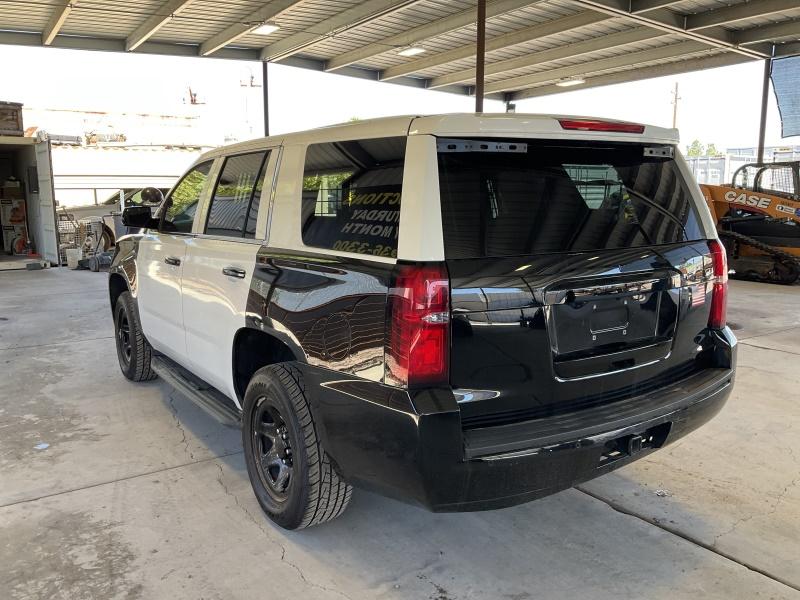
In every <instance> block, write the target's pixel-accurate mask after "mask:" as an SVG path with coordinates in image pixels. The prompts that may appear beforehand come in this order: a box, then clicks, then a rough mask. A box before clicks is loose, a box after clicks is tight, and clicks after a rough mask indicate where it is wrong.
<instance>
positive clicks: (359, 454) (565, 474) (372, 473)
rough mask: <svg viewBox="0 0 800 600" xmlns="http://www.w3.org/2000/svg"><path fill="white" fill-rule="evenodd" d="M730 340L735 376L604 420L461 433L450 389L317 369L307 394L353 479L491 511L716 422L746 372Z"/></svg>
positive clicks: (399, 495) (697, 382)
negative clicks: (411, 387) (415, 389)
mask: <svg viewBox="0 0 800 600" xmlns="http://www.w3.org/2000/svg"><path fill="white" fill-rule="evenodd" d="M719 335H720V339H719V342H720V344H721V346H722V347H723V348H724V352H722V354H723V355H724V356H721V359H722V360H721V362H723V363H725V366H724V367H723V366H721V367H719V368H714V369H706V370H704V371H702V372H701V373H698V374H697V375H694V376H692V377H689V378H687V379H684V380H682V381H681V382H679V383H676V384H675V385H673V386H670V387H668V388H664V389H662V390H659V391H658V392H657V393H653V394H647V395H645V396H640V397H637V398H631V399H629V400H626V401H621V402H617V403H614V404H611V405H607V406H605V407H600V408H599V409H596V410H594V411H582V412H581V413H580V414H579V415H578V414H577V413H576V414H573V415H562V416H560V417H558V418H553V419H547V420H538V421H529V422H527V423H522V424H514V425H506V426H502V427H492V428H485V429H476V430H468V431H462V428H461V421H460V415H459V411H458V406H457V405H456V403H455V400H454V398H453V394H452V392H450V391H449V390H426V391H424V392H421V393H417V394H408V393H406V392H403V391H402V390H397V389H395V388H391V387H388V386H383V385H380V384H377V383H371V382H366V381H363V380H358V381H354V380H345V381H343V380H342V379H341V378H340V376H339V377H338V378H337V379H335V380H331V379H329V377H332V376H334V374H333V373H331V372H327V371H322V370H318V369H312V368H308V370H307V373H306V375H307V377H308V379H309V380H310V381H309V383H311V384H312V385H309V386H308V387H307V389H309V390H316V393H315V394H314V396H313V397H312V398H311V400H312V407H313V410H314V412H315V417H316V420H317V422H318V423H319V425H320V434H321V436H322V438H323V443H324V444H325V447H326V449H327V451H328V453H329V455H330V456H331V459H332V460H333V462H334V463H335V464H336V466H337V468H338V470H339V471H340V473H341V475H342V476H343V477H344V478H345V479H346V480H348V481H349V482H351V483H353V484H354V485H357V486H359V487H364V488H367V489H371V490H374V491H376V492H378V493H381V494H383V495H386V496H390V497H393V498H396V499H399V500H402V501H406V502H412V503H415V504H419V505H421V506H424V507H426V508H428V509H429V510H433V511H473V510H488V509H495V508H503V507H507V506H513V505H515V504H520V503H523V502H527V501H530V500H534V499H536V498H540V497H543V496H547V495H549V494H553V493H555V492H558V491H561V490H564V489H567V488H570V487H572V486H574V485H576V484H578V483H581V482H584V481H587V480H590V479H593V478H595V477H598V476H600V475H604V474H605V473H608V472H610V471H612V470H615V469H617V468H619V467H621V466H623V465H626V464H628V463H630V462H632V461H633V460H636V459H638V458H641V457H643V456H646V455H647V454H649V453H650V452H653V451H654V450H656V449H657V448H659V447H662V446H664V445H666V444H669V443H671V442H673V441H675V440H677V439H679V438H681V437H682V436H684V435H686V434H687V433H689V432H691V431H693V430H694V429H697V428H698V427H700V426H701V425H703V424H704V423H706V422H707V421H709V420H710V419H711V418H712V417H714V415H716V414H717V413H718V412H719V411H720V409H721V408H722V406H723V405H724V404H725V402H726V400H727V399H728V396H729V395H730V392H731V389H732V387H733V382H734V374H735V368H734V367H735V358H736V357H735V354H736V341H735V338H733V335H732V334H731V333H730V331H728V330H726V331H725V332H720V334H719ZM313 384H316V385H313ZM640 446H641V447H640Z"/></svg>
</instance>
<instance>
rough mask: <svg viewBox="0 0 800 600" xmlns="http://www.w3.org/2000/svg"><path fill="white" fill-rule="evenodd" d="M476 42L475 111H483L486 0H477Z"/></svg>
mask: <svg viewBox="0 0 800 600" xmlns="http://www.w3.org/2000/svg"><path fill="white" fill-rule="evenodd" d="M476 25H477V30H478V40H477V41H478V43H477V49H476V54H475V112H476V113H481V112H483V84H484V71H485V64H486V0H478V20H477V22H476Z"/></svg>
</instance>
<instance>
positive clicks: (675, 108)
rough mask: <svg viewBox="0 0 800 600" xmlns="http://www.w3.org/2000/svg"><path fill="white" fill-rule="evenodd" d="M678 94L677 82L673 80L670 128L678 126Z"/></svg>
mask: <svg viewBox="0 0 800 600" xmlns="http://www.w3.org/2000/svg"><path fill="white" fill-rule="evenodd" d="M680 99H681V98H680V96H678V82H677V81H676V82H675V91H674V92H673V98H672V128H673V129H677V128H678V100H680Z"/></svg>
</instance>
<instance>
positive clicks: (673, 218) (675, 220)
mask: <svg viewBox="0 0 800 600" xmlns="http://www.w3.org/2000/svg"><path fill="white" fill-rule="evenodd" d="M622 187H623V189H624V190H625V191H626V192H628V194H629V195H630V196H633V197H634V198H636V199H637V200H640V201H642V202H644V203H645V204H647V205H648V206H652V207H653V208H655V209H656V210H657V211H658V212H660V213H661V214H662V215H664V216H665V217H667V218H668V219H669V220H670V221H672V222H673V223H675V224H677V225H678V227H680V228H681V231H683V237H684V238H686V239H689V235H688V234H687V233H686V227H685V226H684V225H683V223H682V222H681V220H680V219H679V218H678V217H676V216H675V215H673V214H672V213H671V212H669V211H668V210H667V209H666V208H664V207H663V206H660V205H659V204H658V203H657V202H654V201H653V200H651V199H650V198H648V197H647V196H645V195H644V194H642V193H640V192H637V191H636V190H634V189H632V188H629V187H628V186H627V185H624V184H623V186H622Z"/></svg>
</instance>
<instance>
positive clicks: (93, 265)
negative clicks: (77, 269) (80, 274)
mask: <svg viewBox="0 0 800 600" xmlns="http://www.w3.org/2000/svg"><path fill="white" fill-rule="evenodd" d="M89 270H90V271H92V272H93V273H97V272H99V271H100V261H99V260H98V258H97V257H96V256H90V257H89Z"/></svg>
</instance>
